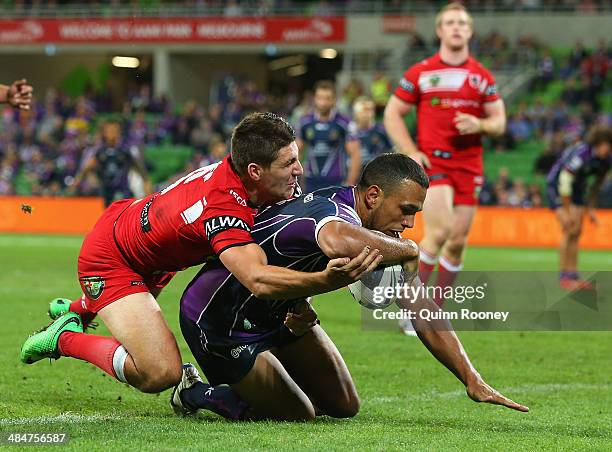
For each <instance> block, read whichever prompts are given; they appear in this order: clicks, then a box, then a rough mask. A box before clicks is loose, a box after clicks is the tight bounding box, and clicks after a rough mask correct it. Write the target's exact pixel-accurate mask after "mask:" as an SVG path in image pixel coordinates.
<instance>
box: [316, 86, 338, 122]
mask: <svg viewBox="0 0 612 452" xmlns="http://www.w3.org/2000/svg"><path fill="white" fill-rule="evenodd" d="M335 104H336V96H335V95H334V92H333V91H331V90H329V89H318V90H317V91H316V92H315V95H314V105H315V109H316V110H317V113H319V114H320V115H322V116H327V115H328V114H329V112H330V111H331V110H332V108H334V105H335Z"/></svg>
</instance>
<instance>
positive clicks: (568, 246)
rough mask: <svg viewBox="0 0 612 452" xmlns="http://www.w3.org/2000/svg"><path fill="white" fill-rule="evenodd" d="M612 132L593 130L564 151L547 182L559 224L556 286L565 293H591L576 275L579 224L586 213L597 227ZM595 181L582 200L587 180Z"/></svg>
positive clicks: (605, 129) (589, 284) (606, 128)
mask: <svg viewBox="0 0 612 452" xmlns="http://www.w3.org/2000/svg"><path fill="white" fill-rule="evenodd" d="M610 146H612V129H610V128H609V127H602V126H599V127H594V128H593V129H592V130H591V131H590V133H589V135H588V137H587V139H586V142H579V143H577V144H575V145H573V146H571V147H570V148H568V149H566V150H565V151H564V152H563V153H562V154H561V157H560V158H559V160H557V162H556V163H555V164H554V165H553V167H552V168H551V170H550V172H549V173H548V178H547V193H548V198H549V202H550V207H551V209H553V210H554V211H555V213H556V215H557V219H558V220H559V223H560V224H561V234H562V236H561V243H560V245H559V267H560V272H559V283H560V285H561V287H563V288H564V289H568V290H576V289H592V288H593V287H592V285H591V283H590V282H589V281H582V280H580V278H579V274H578V241H579V240H580V235H581V234H582V220H583V218H584V214H585V201H586V204H587V209H588V210H587V212H588V214H589V218H590V220H591V221H592V222H594V223H596V222H597V218H596V217H595V212H594V209H595V206H596V203H597V197H598V196H599V191H600V189H601V186H602V184H603V181H604V179H605V178H606V174H607V173H608V170H609V169H610V155H611V148H610ZM591 176H593V177H595V180H594V181H593V184H592V185H591V188H590V193H589V194H588V199H586V200H585V194H586V191H587V184H588V179H589V177H591Z"/></svg>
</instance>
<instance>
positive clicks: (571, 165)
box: [563, 153, 584, 174]
mask: <svg viewBox="0 0 612 452" xmlns="http://www.w3.org/2000/svg"><path fill="white" fill-rule="evenodd" d="M583 165H584V159H583V158H582V156H581V155H580V154H579V153H576V154H575V155H573V156H572V157H570V158H569V159H568V160H567V162H565V164H564V165H563V169H564V170H566V171H569V172H570V173H572V174H576V173H578V171H580V168H582V166H583Z"/></svg>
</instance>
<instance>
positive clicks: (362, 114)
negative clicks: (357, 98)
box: [355, 102, 375, 127]
mask: <svg viewBox="0 0 612 452" xmlns="http://www.w3.org/2000/svg"><path fill="white" fill-rule="evenodd" d="M374 113H375V111H374V104H373V103H371V102H366V103H364V104H363V105H362V106H361V109H360V110H358V111H356V112H355V120H356V121H357V123H358V124H359V125H360V126H362V127H363V126H365V125H369V124H372V122H373V121H374Z"/></svg>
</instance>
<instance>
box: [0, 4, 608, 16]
mask: <svg viewBox="0 0 612 452" xmlns="http://www.w3.org/2000/svg"><path fill="white" fill-rule="evenodd" d="M445 3H448V2H447V1H445V0H435V1H431V0H429V1H428V0H416V1H411V2H405V1H401V0H341V1H334V2H331V1H329V0H175V1H173V0H170V1H164V0H110V1H109V2H100V1H93V2H85V1H83V0H8V1H4V2H2V4H0V8H2V9H3V10H4V11H3V12H8V13H12V14H17V15H26V16H37V15H42V14H44V15H49V14H54V13H55V14H58V15H61V14H65V13H66V11H68V9H67V8H71V9H70V10H69V11H71V12H81V13H82V14H89V15H91V14H94V15H96V14H102V15H103V16H113V15H117V14H121V13H124V12H126V10H129V11H130V12H132V13H134V14H138V13H141V14H146V13H148V12H149V13H155V12H156V11H157V10H159V9H165V8H180V9H185V10H189V11H190V13H192V14H193V13H195V14H200V15H211V14H223V15H225V16H229V17H236V16H242V15H254V14H255V15H269V14H275V13H276V14H283V13H287V12H300V13H306V14H313V15H319V16H326V15H327V16H331V15H334V14H345V13H347V12H349V11H350V12H353V13H354V12H359V11H363V12H368V11H373V10H375V11H389V12H403V11H406V12H409V11H415V10H418V11H432V12H433V11H437V10H438V9H439V8H440V7H441V6H442V5H444V4H445ZM462 3H464V4H465V5H466V6H467V7H468V8H469V9H470V10H472V11H516V10H524V11H534V10H570V11H580V12H585V13H589V12H591V13H592V12H597V11H602V10H606V9H609V8H610V3H609V1H607V0H501V1H494V0H463V1H462Z"/></svg>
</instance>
